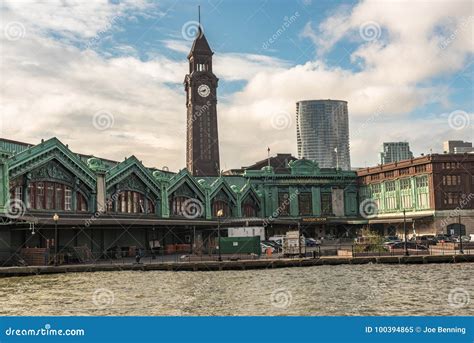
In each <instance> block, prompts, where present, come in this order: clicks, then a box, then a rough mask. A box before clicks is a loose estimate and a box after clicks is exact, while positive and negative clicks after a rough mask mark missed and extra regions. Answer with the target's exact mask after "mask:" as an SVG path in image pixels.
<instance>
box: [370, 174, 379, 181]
mask: <svg viewBox="0 0 474 343" xmlns="http://www.w3.org/2000/svg"><path fill="white" fill-rule="evenodd" d="M378 179H380V174H373V175H370V180H371V181H372V180H378Z"/></svg>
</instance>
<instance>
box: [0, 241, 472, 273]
mask: <svg viewBox="0 0 474 343" xmlns="http://www.w3.org/2000/svg"><path fill="white" fill-rule="evenodd" d="M23 252H24V251H23ZM38 254H40V255H38V256H39V257H40V258H36V259H35V258H32V257H31V256H25V255H22V253H21V252H20V251H13V250H1V249H0V267H6V266H27V265H48V264H49V265H52V264H53V263H54V253H53V252H52V251H51V249H48V250H47V251H46V252H39V253H38ZM405 254H406V251H405V249H404V247H403V244H402V247H401V248H395V249H394V248H390V247H388V246H387V245H384V244H378V245H371V244H335V245H331V244H322V245H319V246H316V247H306V249H305V252H304V253H302V254H301V255H298V254H297V255H292V256H285V255H284V254H283V253H281V252H279V253H275V252H274V253H272V254H268V255H267V254H265V253H263V252H262V254H261V255H258V254H222V255H221V256H220V259H221V260H222V261H239V260H269V261H270V260H278V259H282V258H301V257H305V258H331V257H341V258H344V257H347V258H352V257H379V256H405ZM460 254H464V255H472V254H474V243H466V244H463V250H462V251H461V250H460V246H459V244H458V245H444V246H443V245H431V246H429V247H427V248H421V247H420V248H418V249H412V248H408V255H409V256H426V255H438V256H442V255H460ZM58 255H59V256H58V261H59V264H62V265H64V264H71V265H73V264H111V265H113V264H118V265H121V264H133V263H145V264H154V263H170V262H172V263H189V262H217V261H219V255H218V254H217V253H211V254H209V253H202V254H193V253H190V252H184V253H175V254H165V253H163V251H161V252H160V253H157V252H156V251H153V250H143V249H141V250H139V258H137V256H130V253H128V254H127V255H128V256H126V255H125V254H123V253H121V252H117V253H113V252H111V251H106V252H89V253H88V254H87V257H86V258H84V256H83V258H82V259H78V258H77V256H73V252H72V253H71V252H68V253H64V252H61V253H60V254H58ZM32 261H35V262H32ZM38 261H39V262H38Z"/></svg>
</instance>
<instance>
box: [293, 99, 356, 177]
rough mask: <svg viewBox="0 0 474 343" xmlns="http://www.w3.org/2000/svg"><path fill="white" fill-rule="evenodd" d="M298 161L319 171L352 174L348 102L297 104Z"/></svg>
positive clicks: (317, 101) (326, 101)
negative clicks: (312, 163)
mask: <svg viewBox="0 0 474 343" xmlns="http://www.w3.org/2000/svg"><path fill="white" fill-rule="evenodd" d="M296 135H297V144H298V158H306V159H310V160H314V161H316V162H317V163H318V164H319V167H320V168H341V169H342V170H351V159H350V150H349V116H348V111H347V101H341V100H329V99H328V100H305V101H298V102H297V103H296Z"/></svg>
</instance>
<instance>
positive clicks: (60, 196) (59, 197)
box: [54, 183, 64, 210]
mask: <svg viewBox="0 0 474 343" xmlns="http://www.w3.org/2000/svg"><path fill="white" fill-rule="evenodd" d="M54 199H55V202H56V205H55V208H56V209H57V210H64V185H62V184H59V183H57V184H56V193H55V194H54Z"/></svg>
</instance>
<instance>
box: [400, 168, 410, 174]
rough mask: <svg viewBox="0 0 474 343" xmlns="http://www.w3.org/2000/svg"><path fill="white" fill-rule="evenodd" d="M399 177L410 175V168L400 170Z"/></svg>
mask: <svg viewBox="0 0 474 343" xmlns="http://www.w3.org/2000/svg"><path fill="white" fill-rule="evenodd" d="M399 173H400V175H408V174H410V168H402V169H400V172H399Z"/></svg>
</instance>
